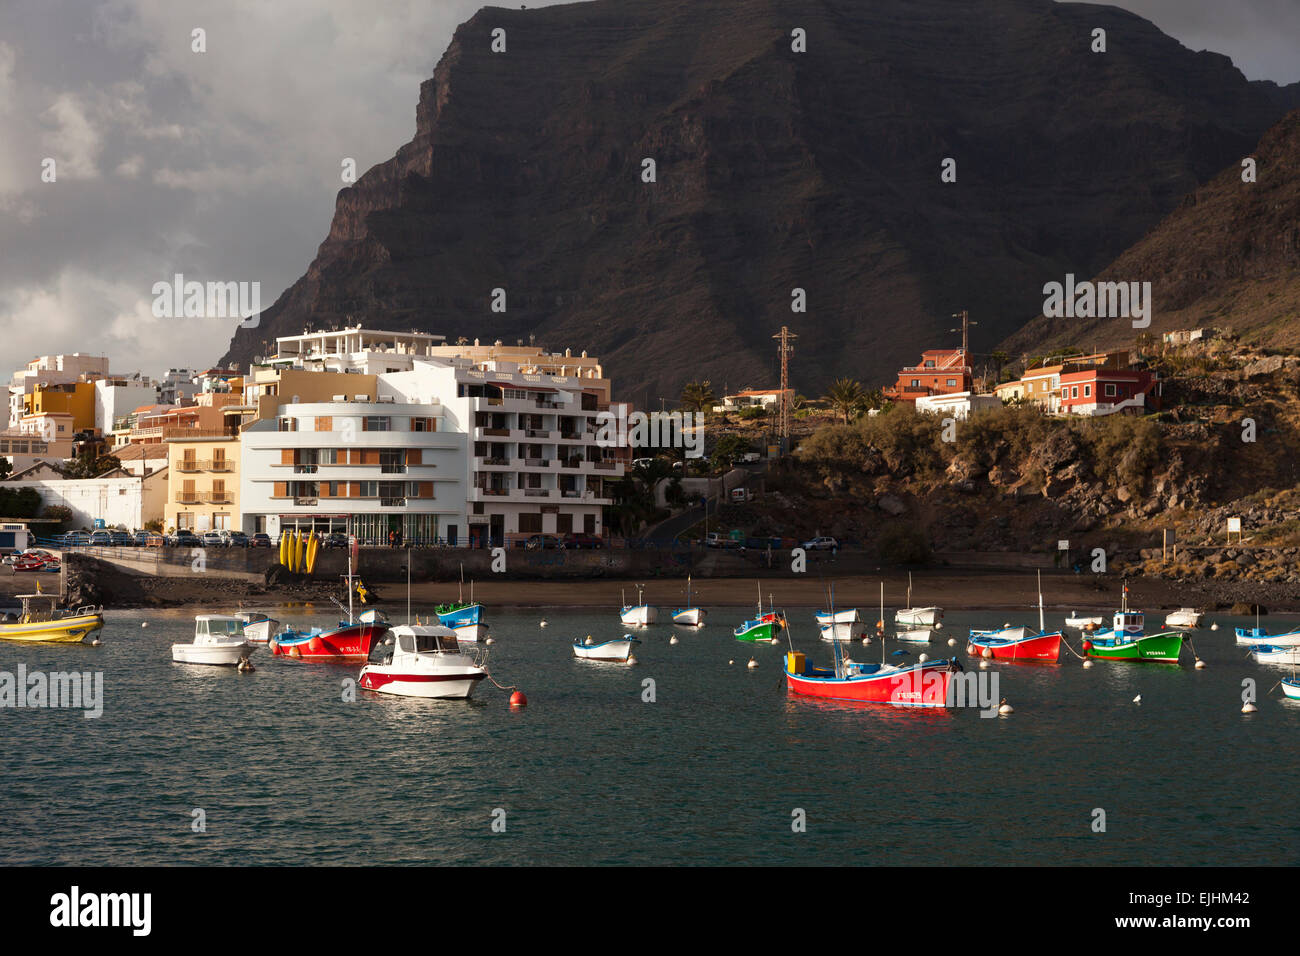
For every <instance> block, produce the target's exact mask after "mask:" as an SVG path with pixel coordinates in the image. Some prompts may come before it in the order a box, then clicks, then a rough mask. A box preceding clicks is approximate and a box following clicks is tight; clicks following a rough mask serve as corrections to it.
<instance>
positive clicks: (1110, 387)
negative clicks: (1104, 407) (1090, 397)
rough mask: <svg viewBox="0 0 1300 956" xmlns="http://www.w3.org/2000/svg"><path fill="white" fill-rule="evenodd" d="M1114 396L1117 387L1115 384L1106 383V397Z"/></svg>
mask: <svg viewBox="0 0 1300 956" xmlns="http://www.w3.org/2000/svg"><path fill="white" fill-rule="evenodd" d="M1114 394H1115V385H1114V383H1111V382H1108V383H1106V395H1107V397H1110V396H1113V395H1114Z"/></svg>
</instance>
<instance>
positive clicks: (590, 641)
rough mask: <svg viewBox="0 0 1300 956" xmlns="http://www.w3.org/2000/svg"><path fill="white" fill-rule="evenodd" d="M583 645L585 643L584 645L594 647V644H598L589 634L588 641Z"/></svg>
mask: <svg viewBox="0 0 1300 956" xmlns="http://www.w3.org/2000/svg"><path fill="white" fill-rule="evenodd" d="M583 643H584V644H587V645H588V646H590V645H592V644H595V643H596V642H595V641H593V640H592V639H591V635H590V634H588V635H587V639H586V640H585V641H583Z"/></svg>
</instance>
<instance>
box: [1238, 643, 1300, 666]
mask: <svg viewBox="0 0 1300 956" xmlns="http://www.w3.org/2000/svg"><path fill="white" fill-rule="evenodd" d="M1250 656H1251V657H1253V658H1255V660H1256V661H1258V662H1259V663H1260V664H1286V665H1289V666H1295V665H1296V664H1300V647H1276V646H1274V645H1272V644H1256V645H1255V649H1254V650H1253V651H1251V652H1250Z"/></svg>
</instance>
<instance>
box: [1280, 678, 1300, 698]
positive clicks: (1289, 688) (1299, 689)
mask: <svg viewBox="0 0 1300 956" xmlns="http://www.w3.org/2000/svg"><path fill="white" fill-rule="evenodd" d="M1282 693H1283V694H1285V695H1286V696H1287V697H1289V698H1290V699H1291V700H1300V680H1285V679H1284V680H1283V681H1282Z"/></svg>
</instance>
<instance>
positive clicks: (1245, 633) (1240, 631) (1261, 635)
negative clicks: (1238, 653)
mask: <svg viewBox="0 0 1300 956" xmlns="http://www.w3.org/2000/svg"><path fill="white" fill-rule="evenodd" d="M1233 630H1234V631H1236V633H1237V643H1238V644H1243V645H1254V646H1256V647H1258V646H1259V645H1261V644H1268V645H1270V646H1272V647H1300V631H1290V632H1288V633H1286V634H1269V633H1268V631H1266V630H1265V629H1264V628H1262V627H1237V628H1233Z"/></svg>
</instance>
